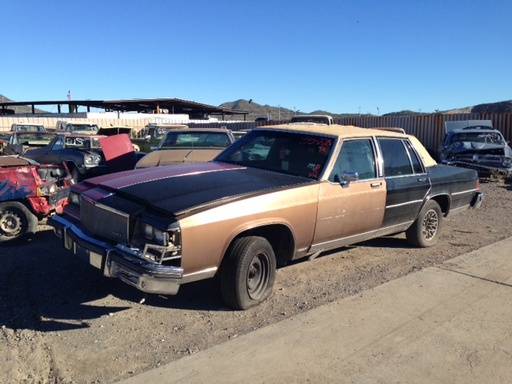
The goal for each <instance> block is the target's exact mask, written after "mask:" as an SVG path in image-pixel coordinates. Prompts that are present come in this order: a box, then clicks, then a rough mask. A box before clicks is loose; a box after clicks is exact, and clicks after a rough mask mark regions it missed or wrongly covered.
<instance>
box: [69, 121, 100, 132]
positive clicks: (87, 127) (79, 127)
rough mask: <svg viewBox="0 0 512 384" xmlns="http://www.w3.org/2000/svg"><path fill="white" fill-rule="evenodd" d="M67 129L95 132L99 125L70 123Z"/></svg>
mask: <svg viewBox="0 0 512 384" xmlns="http://www.w3.org/2000/svg"><path fill="white" fill-rule="evenodd" d="M68 128H69V129H67V130H68V131H70V132H91V133H95V132H97V131H98V129H99V127H98V126H97V125H96V124H77V123H75V124H70V125H69V126H68Z"/></svg>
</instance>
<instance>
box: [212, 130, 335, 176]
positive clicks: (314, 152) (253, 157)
mask: <svg viewBox="0 0 512 384" xmlns="http://www.w3.org/2000/svg"><path fill="white" fill-rule="evenodd" d="M334 143H335V138H334V137H331V136H320V135H314V134H310V133H304V132H288V131H278V130H259V129H255V130H252V131H251V132H249V133H248V134H247V135H245V136H243V137H242V138H240V139H239V140H238V141H236V142H235V143H234V144H232V145H231V146H230V147H229V148H227V149H226V150H224V152H222V153H221V154H220V155H218V156H217V157H216V158H215V160H216V161H222V162H225V163H230V164H238V165H243V166H247V167H254V168H259V169H266V170H269V171H274V172H280V173H286V174H289V175H295V176H301V177H307V178H310V179H315V180H318V179H319V178H320V176H321V174H322V172H323V171H324V167H325V165H326V163H327V160H328V158H329V156H330V154H331V152H332V150H333V147H334Z"/></svg>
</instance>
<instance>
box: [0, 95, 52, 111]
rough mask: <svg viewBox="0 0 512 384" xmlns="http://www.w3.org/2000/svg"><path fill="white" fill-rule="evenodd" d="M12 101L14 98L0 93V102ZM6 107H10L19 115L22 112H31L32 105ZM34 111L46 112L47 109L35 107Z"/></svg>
mask: <svg viewBox="0 0 512 384" xmlns="http://www.w3.org/2000/svg"><path fill="white" fill-rule="evenodd" d="M9 102H14V100H11V99H8V98H7V97H5V96H4V95H0V103H9ZM8 109H12V110H13V111H14V113H15V114H16V115H21V114H24V113H32V107H30V106H25V105H20V106H14V107H8ZM35 112H36V113H47V111H43V110H42V109H38V108H35Z"/></svg>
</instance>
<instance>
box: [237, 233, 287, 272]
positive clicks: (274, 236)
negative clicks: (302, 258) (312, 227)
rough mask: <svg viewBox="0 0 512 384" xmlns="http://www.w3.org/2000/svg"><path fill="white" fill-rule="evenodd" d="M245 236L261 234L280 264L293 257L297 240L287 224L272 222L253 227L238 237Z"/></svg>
mask: <svg viewBox="0 0 512 384" xmlns="http://www.w3.org/2000/svg"><path fill="white" fill-rule="evenodd" d="M245 236H260V237H263V238H265V239H267V241H268V242H269V243H270V245H271V246H272V249H273V250H274V254H275V256H276V261H277V264H278V265H280V266H282V265H285V264H286V263H287V262H288V261H289V260H291V259H292V257H293V254H294V250H295V241H294V238H293V236H292V232H291V230H290V228H288V227H287V226H285V225H282V224H272V225H266V226H263V227H256V228H252V229H249V230H247V231H245V232H242V233H240V234H238V236H237V237H236V239H238V238H240V237H245ZM234 240H235V239H233V241H234Z"/></svg>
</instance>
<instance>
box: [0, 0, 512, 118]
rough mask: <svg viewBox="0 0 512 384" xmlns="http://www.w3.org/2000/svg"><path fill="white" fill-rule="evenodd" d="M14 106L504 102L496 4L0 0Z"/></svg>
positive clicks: (7, 92) (500, 5)
mask: <svg viewBox="0 0 512 384" xmlns="http://www.w3.org/2000/svg"><path fill="white" fill-rule="evenodd" d="M0 5H1V6H2V16H3V17H2V23H0V47H1V55H2V60H0V76H1V77H0V79H1V80H0V94H3V95H4V96H6V97H8V98H10V99H13V100H15V101H26V100H65V99H66V97H67V92H68V90H70V91H71V97H72V99H103V100H113V99H137V98H160V97H169V98H179V99H185V100H190V101H196V102H199V103H205V104H210V105H220V104H221V103H223V102H228V101H235V100H238V99H246V100H249V99H253V100H254V101H255V102H256V103H258V104H263V105H271V106H281V107H284V108H289V109H294V110H299V111H301V112H305V113H308V112H312V111H314V110H319V109H321V110H326V111H329V112H331V113H358V112H361V113H372V114H377V113H380V114H385V113H389V112H395V111H401V110H413V111H421V112H433V111H435V110H436V109H438V110H446V109H453V108H459V107H466V106H471V105H476V104H482V103H491V102H497V101H504V100H511V99H512V1H510V0H494V1H493V0H488V1H475V0H467V1H463V0H459V1H455V0H432V1H420V0H408V1H407V0H395V1H391V0H380V1H378V0H373V1H370V0H359V1H357V0H351V1H348V0H316V1H315V0H295V1H293V0H281V1H279V0H259V1H256V0H253V1H247V0H238V1H228V0H215V1H213V0H181V1H175V0H147V1H142V0H138V1H135V0H108V1H105V0H101V1H100V0H81V1H78V0H68V1H56V0H45V1H42V0H0Z"/></svg>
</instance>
